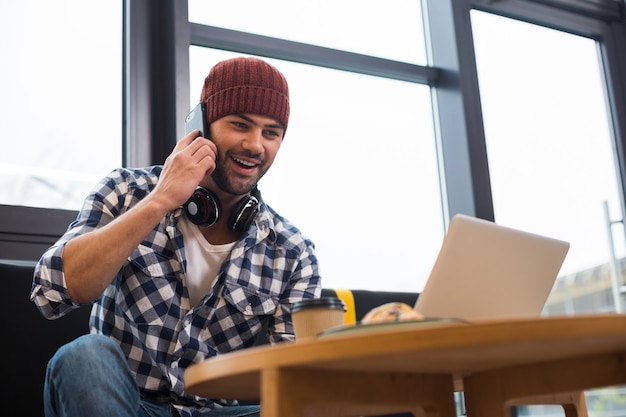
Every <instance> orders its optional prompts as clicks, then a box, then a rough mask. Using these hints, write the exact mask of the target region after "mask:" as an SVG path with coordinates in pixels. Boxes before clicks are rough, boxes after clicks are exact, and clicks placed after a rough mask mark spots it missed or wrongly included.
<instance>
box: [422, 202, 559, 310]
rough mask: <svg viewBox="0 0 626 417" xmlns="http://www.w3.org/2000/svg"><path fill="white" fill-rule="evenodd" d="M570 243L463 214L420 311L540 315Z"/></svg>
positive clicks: (447, 238) (454, 226)
mask: <svg viewBox="0 0 626 417" xmlns="http://www.w3.org/2000/svg"><path fill="white" fill-rule="evenodd" d="M568 250H569V243H568V242H565V241H562V240H558V239H554V238H550V237H547V236H541V235H536V234H533V233H528V232H524V231H521V230H516V229H512V228H508V227H504V226H501V225H498V224H496V223H494V222H490V221H487V220H482V219H478V218H475V217H471V216H467V215H463V214H457V215H455V216H454V217H453V218H452V220H451V222H450V227H449V228H448V232H447V233H446V236H445V238H444V240H443V243H442V245H441V250H440V252H439V255H438V256H437V259H436V260H435V263H434V265H433V268H432V270H431V273H430V276H429V277H428V280H427V281H426V285H425V286H424V289H423V291H422V292H421V293H420V294H419V297H418V298H417V301H416V303H415V310H416V311H417V312H418V313H421V314H423V315H424V316H425V317H446V318H458V319H464V320H468V321H472V320H476V319H490V318H513V317H524V316H535V317H536V316H539V315H540V314H541V312H542V310H543V307H544V305H545V302H546V300H547V299H548V296H549V294H550V291H551V290H552V287H553V286H554V282H555V280H556V278H557V275H558V273H559V271H560V269H561V265H562V264H563V261H564V260H565V256H566V255H567V252H568Z"/></svg>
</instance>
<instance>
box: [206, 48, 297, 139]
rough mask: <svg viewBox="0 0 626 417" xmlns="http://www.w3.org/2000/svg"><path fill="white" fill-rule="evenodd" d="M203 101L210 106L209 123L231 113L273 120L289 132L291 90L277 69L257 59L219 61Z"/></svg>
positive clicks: (208, 78)
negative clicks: (253, 115) (257, 115)
mask: <svg viewBox="0 0 626 417" xmlns="http://www.w3.org/2000/svg"><path fill="white" fill-rule="evenodd" d="M200 101H201V102H204V103H206V112H207V123H209V124H210V123H212V122H214V121H215V120H217V119H220V118H222V117H224V116H228V115H229V114H237V113H253V114H259V115H262V116H266V117H271V118H273V119H276V120H277V121H279V122H280V123H282V124H283V125H284V127H285V131H286V130H287V122H288V121H289V88H288V86H287V80H286V79H285V77H284V76H283V74H281V73H280V71H278V70H277V69H276V68H274V67H273V66H272V65H270V64H268V63H267V62H265V61H263V60H261V59H258V58H253V57H247V58H244V57H241V58H232V59H227V60H225V61H222V62H219V63H218V64H217V65H215V66H214V67H213V68H211V71H210V72H209V75H207V77H206V78H205V80H204V87H202V95H201V96H200Z"/></svg>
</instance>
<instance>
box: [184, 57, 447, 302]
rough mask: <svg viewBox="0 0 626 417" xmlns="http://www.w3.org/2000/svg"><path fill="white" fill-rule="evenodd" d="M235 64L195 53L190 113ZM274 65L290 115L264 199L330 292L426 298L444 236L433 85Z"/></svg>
mask: <svg viewBox="0 0 626 417" xmlns="http://www.w3.org/2000/svg"><path fill="white" fill-rule="evenodd" d="M237 55H240V54H235V53H229V52H224V51H217V50H214V49H209V48H201V47H192V48H191V51H190V68H191V76H190V79H191V87H190V91H191V93H190V96H191V99H190V103H189V105H190V107H192V106H194V105H195V104H196V103H197V102H198V98H199V96H200V91H201V88H202V85H203V81H204V77H205V76H206V74H207V73H208V71H209V69H210V68H211V67H212V66H213V65H214V64H215V63H217V62H219V61H221V60H223V59H226V58H229V57H232V56H237ZM266 59H267V58H266ZM267 60H268V62H270V63H272V64H273V65H275V66H276V67H277V68H279V69H280V70H281V71H282V72H283V73H284V74H285V77H286V78H287V81H288V82H289V87H290V94H291V116H290V121H289V129H288V131H287V134H286V136H285V139H284V142H283V144H282V146H281V149H280V152H279V154H278V157H277V159H276V162H275V163H274V166H273V167H272V168H271V169H270V170H269V172H268V174H267V175H266V177H264V178H263V179H262V180H261V183H260V186H259V188H260V190H261V192H262V194H263V198H264V199H265V200H266V202H267V203H268V204H269V205H270V206H272V207H273V208H274V209H276V210H277V211H278V212H279V213H281V214H282V215H284V216H286V217H287V218H289V219H290V220H292V221H294V223H295V224H296V225H297V226H298V227H300V229H301V230H302V231H303V232H304V233H305V234H307V235H308V236H309V237H311V238H312V239H313V241H314V242H315V243H316V246H317V255H318V257H319V259H320V264H321V269H322V270H321V272H322V276H323V279H324V285H325V286H327V287H335V288H365V289H370V290H387V291H402V290H407V289H410V290H413V291H419V290H421V288H422V286H423V284H424V282H425V280H426V278H427V276H428V272H429V271H430V268H431V266H432V263H433V262H434V258H435V256H436V254H437V252H438V250H439V245H440V242H441V237H442V236H443V224H442V213H441V195H440V191H439V185H438V184H439V180H438V168H437V157H436V150H435V141H434V135H433V126H432V113H431V111H430V91H429V88H428V86H425V85H421V84H414V83H408V82H404V81H396V80H391V79H386V78H381V77H373V76H366V75H360V74H354V73H350V72H345V71H337V70H331V69H325V68H320V67H315V66H310V65H304V64H295V63H289V62H285V61H279V60H272V59H267ZM311 80H316V81H315V82H311ZM437 220H439V221H437Z"/></svg>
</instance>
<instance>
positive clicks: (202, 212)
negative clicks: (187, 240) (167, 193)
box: [183, 186, 261, 232]
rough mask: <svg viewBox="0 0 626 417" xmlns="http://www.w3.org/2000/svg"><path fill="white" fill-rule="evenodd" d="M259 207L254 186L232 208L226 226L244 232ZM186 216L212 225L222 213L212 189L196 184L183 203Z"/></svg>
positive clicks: (200, 222) (204, 225) (258, 199)
mask: <svg viewBox="0 0 626 417" xmlns="http://www.w3.org/2000/svg"><path fill="white" fill-rule="evenodd" d="M260 208H261V194H260V193H259V190H258V188H256V187H255V188H254V190H252V193H251V194H250V195H247V196H245V197H243V198H242V199H241V200H239V201H238V202H237V204H236V205H235V207H234V208H233V212H232V213H231V214H230V216H229V217H228V227H229V228H230V229H231V230H234V231H236V232H244V231H246V230H248V228H250V225H251V224H252V222H254V219H255V218H256V215H257V214H258V213H259V211H260ZM183 209H184V210H185V214H186V215H187V218H189V220H191V222H192V223H193V224H196V225H198V226H203V227H208V226H212V225H214V224H215V223H216V222H217V220H218V219H219V218H220V215H221V214H222V204H221V202H220V199H219V198H218V197H217V194H215V193H214V192H213V191H211V190H209V189H208V188H204V187H202V186H198V187H197V188H196V190H195V191H194V192H193V195H192V196H191V197H189V200H187V202H186V203H185V204H184V206H183Z"/></svg>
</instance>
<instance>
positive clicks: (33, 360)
mask: <svg viewBox="0 0 626 417" xmlns="http://www.w3.org/2000/svg"><path fill="white" fill-rule="evenodd" d="M34 267H35V263H34V262H28V261H12V260H2V259H0V279H2V281H3V284H4V285H3V286H2V288H3V289H4V290H5V291H6V292H5V293H4V297H3V298H4V299H5V301H4V302H3V303H2V307H1V308H2V322H3V324H4V326H3V327H4V328H5V329H6V332H5V334H6V335H7V336H6V337H5V338H4V340H5V342H4V344H5V348H4V351H5V352H10V353H9V355H8V356H7V357H6V358H5V363H8V373H7V374H6V375H7V380H9V381H11V383H10V384H5V385H8V386H9V390H8V392H7V393H6V394H7V395H6V398H8V399H15V401H18V405H17V407H18V409H19V410H20V413H19V414H20V415H23V416H29V417H39V416H43V399H42V392H43V381H44V376H45V369H46V364H47V362H48V359H50V357H51V356H52V355H53V354H54V352H55V351H56V350H57V349H58V348H59V347H60V346H61V345H63V344H64V343H67V342H68V341H70V340H72V339H74V338H76V337H78V336H80V335H83V334H85V333H88V331H89V329H88V321H89V308H88V307H83V308H80V309H78V310H76V311H74V312H72V313H71V314H68V315H67V316H64V317H61V318H60V319H57V320H47V319H45V318H44V317H43V316H42V315H41V314H40V313H39V311H38V310H37V307H35V304H34V303H33V302H31V301H30V299H29V297H30V289H31V283H32V277H33V269H34ZM341 293H342V294H343V295H345V293H346V291H341ZM348 293H349V294H348V295H350V296H351V297H352V298H353V300H354V309H355V313H356V319H357V320H359V319H360V318H361V317H363V315H364V314H365V313H367V312H368V311H369V310H370V309H372V308H374V307H377V306H379V305H381V304H384V303H386V302H390V301H401V302H405V303H407V304H411V305H412V304H414V303H415V300H416V299H417V294H416V293H404V292H377V291H365V290H353V291H348ZM322 295H324V296H330V295H336V292H335V290H333V289H324V290H323V291H322ZM259 343H264V341H263V340H260V341H259ZM18 399H20V400H18ZM21 399H27V400H26V401H24V400H21Z"/></svg>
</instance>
